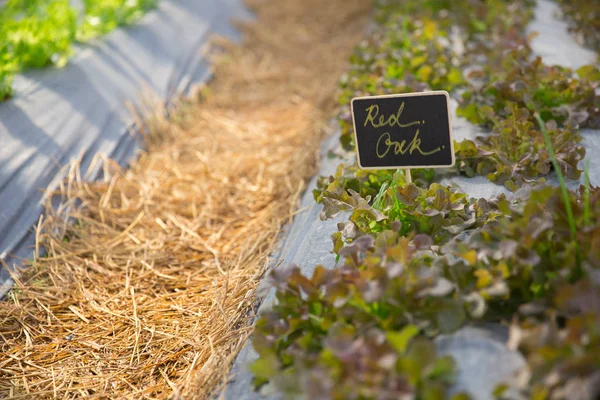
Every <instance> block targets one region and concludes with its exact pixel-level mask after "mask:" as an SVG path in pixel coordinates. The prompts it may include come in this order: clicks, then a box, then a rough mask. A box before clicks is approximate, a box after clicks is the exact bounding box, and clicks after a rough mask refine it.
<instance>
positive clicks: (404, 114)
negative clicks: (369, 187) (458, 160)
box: [352, 91, 454, 169]
mask: <svg viewBox="0 0 600 400" xmlns="http://www.w3.org/2000/svg"><path fill="white" fill-rule="evenodd" d="M449 100H450V97H449V96H448V93H447V92H445V91H434V92H422V93H408V94H396V95H387V96H372V97H356V98H354V99H352V118H353V119H354V134H355V139H356V149H357V153H358V165H359V166H360V167H361V168H362V169H396V168H406V169H410V168H444V167H446V168H447V167H451V166H453V165H454V145H453V143H452V125H451V122H450V107H449V106H450V104H449V103H450V101H449Z"/></svg>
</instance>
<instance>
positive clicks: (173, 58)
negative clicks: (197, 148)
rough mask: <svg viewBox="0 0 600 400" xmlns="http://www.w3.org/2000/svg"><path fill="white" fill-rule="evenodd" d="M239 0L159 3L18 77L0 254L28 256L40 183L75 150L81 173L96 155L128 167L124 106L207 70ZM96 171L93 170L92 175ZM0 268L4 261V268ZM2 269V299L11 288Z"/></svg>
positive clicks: (179, 89)
mask: <svg viewBox="0 0 600 400" xmlns="http://www.w3.org/2000/svg"><path fill="white" fill-rule="evenodd" d="M249 17H250V14H249V13H248V11H247V10H246V9H245V8H244V7H243V5H242V1H241V0H162V1H160V3H159V7H158V8H157V9H156V10H153V11H151V12H150V13H148V14H147V15H146V16H144V17H143V19H142V20H141V21H140V22H139V23H138V24H136V25H134V26H130V27H127V28H123V29H117V30H116V31H114V32H112V33H110V34H109V35H108V36H106V37H103V38H101V39H98V40H97V41H94V42H91V43H90V44H87V45H85V46H82V47H80V48H77V49H76V55H75V57H74V58H72V59H71V60H70V62H69V64H68V65H67V66H66V67H64V68H61V69H49V70H39V71H32V72H28V73H26V74H24V75H22V76H18V77H17V78H16V79H15V85H14V89H15V93H16V96H15V97H14V98H13V99H11V100H9V101H7V102H4V103H0V166H1V167H0V205H1V208H0V253H1V254H0V257H1V258H2V260H3V261H4V262H5V263H6V264H7V265H9V266H11V267H13V266H14V265H15V263H17V264H18V262H19V258H31V256H32V251H33V249H32V246H33V244H34V239H35V236H34V229H33V227H34V226H35V225H36V223H37V221H38V219H39V217H40V214H41V212H42V204H43V202H44V197H45V194H44V190H45V189H46V188H48V189H50V190H51V189H55V188H56V187H57V185H58V183H59V182H60V181H61V180H62V179H63V174H62V173H61V168H62V167H63V166H64V165H66V164H68V163H69V162H70V161H71V160H73V159H76V158H78V157H81V166H82V172H83V173H84V174H85V172H86V171H87V169H88V167H89V165H90V162H91V161H92V160H93V158H94V156H95V155H96V154H97V153H103V154H105V155H106V156H108V157H109V158H112V159H114V160H115V161H117V162H119V163H120V164H122V165H126V164H127V163H128V162H129V161H130V160H131V159H132V157H134V156H135V153H136V150H137V149H139V142H138V141H137V140H136V138H135V135H133V134H132V133H130V128H131V127H132V126H133V119H132V117H131V115H130V113H129V112H128V109H127V107H126V104H127V102H128V101H133V102H134V104H137V105H140V101H139V100H136V99H140V95H141V94H143V93H147V92H150V93H152V94H153V95H154V96H156V97H157V98H158V99H160V100H161V101H163V102H165V103H167V104H168V103H169V102H170V101H171V100H172V99H174V98H175V97H177V96H180V95H182V94H185V93H186V92H188V90H189V89H190V85H192V84H193V83H198V82H201V81H204V80H206V79H207V78H208V77H209V76H210V69H209V65H208V63H207V62H206V61H205V60H204V53H203V50H204V48H205V45H206V44H207V41H208V39H209V37H211V36H212V35H215V34H216V35H223V36H226V37H229V38H233V39H237V38H238V36H239V34H238V33H237V32H236V30H235V29H234V28H233V26H232V24H231V20H232V19H238V18H239V19H245V18H249ZM92 178H93V176H92ZM0 268H2V267H0ZM11 285H12V280H11V279H10V277H9V274H8V271H6V269H4V268H2V269H0V297H2V296H3V295H4V294H5V293H6V291H7V290H8V289H9V288H10V287H11Z"/></svg>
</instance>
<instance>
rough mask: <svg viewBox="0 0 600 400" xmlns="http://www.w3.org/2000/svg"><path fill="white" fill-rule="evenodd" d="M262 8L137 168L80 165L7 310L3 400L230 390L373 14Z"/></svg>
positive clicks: (151, 141)
mask: <svg viewBox="0 0 600 400" xmlns="http://www.w3.org/2000/svg"><path fill="white" fill-rule="evenodd" d="M253 3H254V4H251V7H252V8H253V10H254V11H255V12H256V16H257V21H256V22H253V23H251V24H245V25H244V26H243V27H242V29H243V32H244V34H245V39H244V42H243V44H241V45H232V44H224V43H223V44H221V46H220V47H219V48H220V49H221V52H220V53H219V54H218V55H217V56H216V59H215V78H214V80H213V81H212V82H211V83H210V84H209V85H208V87H207V88H205V90H202V92H201V93H202V98H203V100H202V101H201V102H197V103H195V104H189V103H188V104H185V105H182V106H181V108H180V110H179V111H178V112H177V113H176V116H175V117H174V118H171V120H170V121H166V120H165V119H162V118H160V117H158V116H156V117H154V118H151V119H148V120H146V121H144V126H145V128H146V132H145V139H146V141H147V151H146V152H144V153H143V155H142V156H141V157H140V158H139V160H137V161H136V162H135V163H134V164H133V165H132V166H131V167H130V169H128V170H122V169H120V168H119V167H118V166H116V165H115V164H114V163H112V162H111V161H110V160H105V159H102V158H101V157H100V158H98V161H99V162H101V163H102V168H104V173H103V180H102V181H101V182H98V183H93V184H92V183H85V179H84V178H85V177H83V178H82V177H81V176H80V175H79V173H78V168H77V165H76V163H74V164H73V165H72V166H71V169H70V171H69V175H68V179H67V180H66V181H65V182H64V184H63V186H62V188H61V194H62V195H63V196H64V197H65V198H66V199H67V203H66V205H65V206H63V207H61V208H60V209H59V210H52V208H51V207H48V211H47V214H46V216H45V217H44V218H43V219H42V220H41V221H40V224H39V226H38V231H37V232H38V235H37V239H38V243H37V246H38V247H40V246H44V247H45V248H47V250H48V256H47V257H38V258H37V259H36V260H35V261H34V262H33V263H32V266H31V267H30V268H28V269H27V270H25V271H24V272H23V274H22V275H21V276H20V277H19V278H18V279H17V284H16V288H15V289H14V290H13V291H12V293H11V294H10V296H9V298H8V300H7V301H5V302H2V303H1V304H0V338H1V341H0V343H1V344H2V349H1V352H0V397H2V398H6V397H9V398H32V399H44V398H64V399H70V398H79V397H89V398H94V397H100V398H116V399H125V398H132V399H141V398H186V399H188V398H190V399H193V398H207V397H209V395H210V394H211V393H216V391H217V390H218V389H219V388H220V387H222V385H223V384H224V381H225V378H226V375H227V373H228V369H229V366H230V365H231V362H232V360H233V359H234V357H235V356H236V354H237V352H238V351H239V350H240V348H241V346H242V345H243V344H244V341H245V340H246V339H247V338H248V336H249V335H250V333H251V328H250V327H249V324H250V318H251V316H252V310H253V308H254V305H255V298H254V293H255V288H256V286H257V284H258V282H259V280H260V278H261V277H262V276H263V274H264V272H265V270H266V268H267V266H268V264H269V258H268V255H269V253H270V252H271V251H272V250H273V248H274V246H275V244H276V241H277V237H278V233H279V232H280V228H281V227H282V224H284V223H285V222H286V221H289V219H290V217H291V215H292V214H293V212H294V210H295V207H296V206H297V200H298V196H299V194H300V193H301V192H302V190H303V189H304V187H305V181H306V179H307V178H309V177H310V176H311V175H313V174H314V173H315V167H316V163H317V162H318V156H317V154H318V148H319V142H320V139H321V137H322V135H323V133H324V131H325V128H324V122H325V121H327V119H328V118H330V117H331V113H332V109H333V107H334V105H335V87H336V81H337V79H338V78H339V76H340V74H341V73H342V72H343V69H344V68H345V60H346V59H347V58H348V56H349V54H350V52H351V49H352V47H353V46H354V45H355V44H356V42H357V41H358V40H359V39H360V37H361V36H362V33H363V31H364V28H365V26H366V24H367V21H368V19H369V11H370V6H371V4H370V0H328V1H322V0H262V1H255V2H253ZM157 115H160V113H157ZM72 221H76V222H75V223H72ZM15 278H17V277H15Z"/></svg>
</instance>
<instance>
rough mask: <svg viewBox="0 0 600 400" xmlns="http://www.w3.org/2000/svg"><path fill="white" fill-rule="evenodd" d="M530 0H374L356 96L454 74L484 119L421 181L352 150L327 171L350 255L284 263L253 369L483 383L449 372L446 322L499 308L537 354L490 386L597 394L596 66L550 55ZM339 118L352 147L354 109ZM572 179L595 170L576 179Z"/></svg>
mask: <svg viewBox="0 0 600 400" xmlns="http://www.w3.org/2000/svg"><path fill="white" fill-rule="evenodd" d="M590 4H591V3H590ZM534 6H535V3H534V2H533V1H529V0H522V1H517V2H511V3H510V4H509V3H507V2H504V1H489V2H486V3H479V2H470V1H467V0H465V1H453V2H439V1H431V2H418V1H407V2H402V4H401V5H399V4H398V3H397V2H391V1H388V2H386V1H379V2H378V3H377V6H376V9H377V13H376V20H377V23H378V26H377V28H376V29H375V31H374V32H373V33H372V34H371V35H370V37H369V39H368V40H366V41H365V42H364V43H363V44H362V45H361V46H359V47H358V48H357V50H356V51H355V54H354V56H353V58H352V70H351V71H350V73H349V74H348V75H347V76H346V77H344V79H342V82H341V86H342V95H341V98H340V104H341V106H342V108H343V110H347V104H348V103H349V101H350V99H351V98H352V97H355V96H359V95H378V94H389V93H398V92H416V91H424V90H432V89H445V90H448V91H449V92H451V95H452V97H453V98H454V99H456V100H457V101H458V103H459V106H458V111H457V112H458V115H459V116H462V117H464V118H466V119H468V120H469V121H470V122H472V123H474V124H477V125H479V126H480V127H481V131H480V132H481V135H479V136H478V137H475V138H470V139H467V140H463V141H461V142H456V143H455V150H456V157H457V164H456V168H455V169H454V170H452V171H444V172H440V171H434V170H413V182H414V183H407V182H406V180H405V177H404V173H403V172H402V171H397V172H394V171H376V172H373V171H364V170H360V169H358V167H357V165H356V164H352V163H350V164H343V165H340V166H339V167H338V170H337V172H336V174H335V175H333V176H329V177H322V178H320V180H319V182H318V184H317V189H316V190H315V192H314V195H315V199H316V200H317V202H319V203H322V204H323V212H322V218H323V219H329V218H334V217H338V218H339V215H344V214H343V213H348V214H349V218H348V219H347V220H346V221H345V222H341V223H339V224H338V231H337V232H335V233H334V234H333V235H332V239H333V248H334V252H335V254H336V256H337V259H339V260H340V262H339V263H338V267H337V268H336V269H333V270H328V269H326V268H323V267H321V266H317V267H316V269H315V271H314V273H313V274H312V276H311V277H307V276H305V275H303V274H302V273H301V270H300V269H299V268H297V267H294V268H287V269H286V268H278V269H276V270H275V271H274V272H273V273H272V274H271V276H270V278H269V283H270V284H272V286H274V287H275V290H276V293H275V297H276V301H275V302H274V303H273V304H272V306H271V307H270V309H267V310H265V311H264V312H263V313H262V316H261V318H260V319H259V320H258V321H257V323H256V331H255V335H254V339H253V347H254V349H255V350H256V351H257V352H258V354H259V358H258V359H257V360H256V361H255V362H254V363H253V364H252V366H251V370H252V372H253V374H254V377H255V384H256V386H257V387H261V386H263V385H269V386H271V387H274V388H275V389H276V391H278V392H280V393H284V394H285V395H286V396H290V397H291V396H299V395H306V396H308V397H310V398H360V399H362V398H402V397H403V396H406V398H423V399H438V398H447V397H449V396H450V394H452V396H454V397H453V398H455V399H464V398H469V395H471V396H472V395H473V394H472V393H459V392H457V391H456V390H452V384H453V382H454V381H455V377H456V374H457V370H456V360H454V359H452V357H449V356H448V355H442V354H439V353H438V350H439V349H437V348H436V345H435V342H436V337H439V336H440V335H444V334H448V333H452V332H455V331H456V330H457V329H459V328H461V327H463V326H465V325H470V326H473V325H480V324H486V326H489V324H492V326H498V327H502V326H504V327H508V328H509V329H510V339H509V341H508V343H507V349H510V350H518V352H519V353H520V354H522V356H523V357H524V359H525V360H526V362H527V366H526V367H525V368H523V369H522V370H521V374H520V376H519V377H518V379H517V377H514V378H513V379H510V380H507V381H506V382H503V383H502V384H499V385H494V386H493V387H489V388H487V389H488V393H489V395H490V396H491V395H492V394H493V396H495V397H499V398H502V397H503V396H504V397H506V398H515V397H519V398H535V399H546V398H548V399H550V398H582V399H584V398H595V396H597V395H598V393H597V392H596V391H595V390H596V389H595V387H596V386H595V382H596V381H597V380H598V379H599V378H598V370H599V367H600V366H599V365H598V364H597V362H598V361H597V360H598V359H600V335H599V334H598V332H599V331H600V330H599V328H600V327H599V326H598V324H599V322H598V321H600V307H599V306H598V305H599V304H600V301H599V298H598V290H599V289H600V278H599V276H600V275H599V274H600V271H599V270H598V267H599V266H600V254H599V253H598V246H599V245H600V242H599V240H600V202H599V201H598V198H599V197H600V191H599V190H598V189H597V188H596V187H594V186H592V185H590V183H589V177H588V171H586V169H585V167H584V165H585V163H584V162H583V160H584V157H585V155H586V148H585V147H584V143H585V142H584V140H583V137H582V135H581V129H586V128H587V129H597V128H599V127H600V101H599V96H598V86H599V85H600V72H599V70H598V67H597V65H586V66H581V67H579V68H577V70H571V69H569V68H563V67H560V66H549V65H546V64H544V62H543V60H542V59H541V58H536V57H535V55H534V52H533V50H532V48H531V46H530V39H531V38H530V37H528V35H527V26H528V24H529V22H530V21H531V20H532V18H533V16H534ZM409 15H410V18H408V17H407V16H409ZM588 31H589V30H588ZM340 123H341V130H342V136H341V141H342V145H343V146H344V148H345V149H347V150H352V149H353V146H354V145H353V143H352V141H353V135H352V124H351V119H350V114H349V111H343V112H342V114H341V116H340ZM458 176H461V177H464V176H466V177H474V176H481V177H485V178H486V179H487V180H489V181H490V182H493V183H494V184H496V185H502V186H501V187H502V188H503V189H502V190H501V191H502V192H504V193H503V194H501V195H499V196H496V197H493V198H472V197H470V196H469V195H468V194H466V193H463V192H461V191H460V190H459V189H458V188H457V187H455V186H453V185H445V184H440V183H439V182H444V183H445V182H448V181H452V180H453V179H455V178H456V177H458ZM555 176H556V178H555ZM547 178H548V179H547ZM460 179H461V181H462V180H463V179H464V178H460ZM547 180H548V181H550V182H552V183H557V185H548V184H547V182H546V181H547ZM557 180H558V182H557ZM568 180H572V181H579V180H583V181H584V184H583V185H581V186H579V187H578V188H576V189H575V190H569V187H567V184H566V181H568ZM570 186H571V187H572V185H570ZM575 389H577V390H575ZM573 396H575V397H573ZM475 398H480V397H475Z"/></svg>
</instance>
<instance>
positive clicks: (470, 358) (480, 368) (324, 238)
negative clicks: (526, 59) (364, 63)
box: [215, 0, 600, 400]
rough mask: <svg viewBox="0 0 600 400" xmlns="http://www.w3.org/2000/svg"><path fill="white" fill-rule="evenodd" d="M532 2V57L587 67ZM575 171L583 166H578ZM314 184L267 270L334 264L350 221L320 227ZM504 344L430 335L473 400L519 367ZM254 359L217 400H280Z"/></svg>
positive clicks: (482, 193) (594, 135)
mask: <svg viewBox="0 0 600 400" xmlns="http://www.w3.org/2000/svg"><path fill="white" fill-rule="evenodd" d="M537 3H538V4H537V8H536V10H535V13H536V14H535V15H536V18H535V20H534V21H533V22H532V23H531V24H530V26H529V32H533V31H536V32H538V33H539V34H540V35H539V36H538V37H537V38H535V39H534V40H533V41H532V43H531V45H532V48H533V50H534V52H535V53H536V54H537V55H540V56H541V57H542V58H543V60H544V62H545V63H547V64H559V65H562V66H566V67H571V68H578V67H580V66H582V65H585V64H593V63H594V62H595V60H596V57H597V55H596V54H595V53H594V52H592V51H590V50H587V49H584V48H582V47H581V46H579V45H578V44H577V43H576V42H575V40H574V39H573V38H572V37H571V36H570V35H569V34H568V32H567V25H566V23H565V22H564V21H561V20H559V19H557V18H556V12H557V6H556V3H554V2H551V1H549V0H538V1H537ZM451 106H452V109H453V114H454V115H453V119H452V130H453V135H454V139H456V140H462V139H465V138H474V137H475V136H476V135H477V134H479V133H482V132H481V130H480V128H478V127H476V126H474V125H472V124H470V123H469V122H468V121H467V120H465V119H464V118H460V117H457V116H456V112H455V110H456V106H457V103H456V101H452V102H451ZM581 133H582V136H583V138H584V141H583V144H584V146H585V147H586V149H587V156H586V158H587V159H590V180H591V183H592V184H593V185H598V184H600V131H598V130H591V129H588V130H583V131H582V132H581ZM328 150H334V152H336V153H340V152H341V149H340V148H339V146H338V144H337V137H332V138H330V139H329V140H328V141H327V142H326V143H324V145H323V151H322V160H323V165H322V167H321V170H320V171H319V175H325V176H327V175H332V174H333V173H335V168H336V166H337V165H338V164H339V163H340V162H341V161H340V160H339V159H328V158H327V157H326V154H327V153H328ZM349 157H352V155H349ZM346 161H347V160H346ZM580 167H581V168H583V163H582V164H581V165H580ZM548 181H549V182H550V183H553V184H557V179H556V177H554V176H551V177H549V178H548ZM315 183H316V179H313V180H312V181H311V182H310V184H309V187H308V190H307V192H306V193H305V195H304V196H303V198H302V202H301V206H300V207H301V209H302V210H303V211H302V212H300V213H298V214H297V216H296V217H295V219H294V221H293V223H292V224H291V226H289V227H288V228H287V229H286V231H285V235H284V236H285V237H284V238H283V240H282V241H281V243H280V246H279V248H278V249H277V251H276V252H275V254H273V257H272V263H271V265H273V266H276V265H280V264H282V265H289V264H297V265H299V266H300V268H301V269H302V272H303V274H305V275H307V276H310V275H312V273H313V271H314V268H315V266H316V265H317V264H321V265H323V266H324V267H326V268H334V267H335V256H334V255H333V254H331V250H332V243H331V240H330V238H329V236H330V235H331V234H332V233H333V232H335V231H336V230H337V223H338V222H343V221H346V220H347V219H348V216H347V215H345V214H340V215H338V217H337V218H335V219H332V220H328V221H324V222H323V221H320V220H319V212H320V210H321V208H322V207H321V206H320V205H317V204H315V202H314V200H313V198H312V193H311V192H312V189H314V188H315ZM442 183H443V184H456V185H458V186H459V187H460V188H461V189H462V190H463V191H464V192H465V193H468V194H469V195H470V196H472V197H476V198H478V197H485V198H489V197H492V196H495V195H498V194H500V193H504V194H506V195H507V196H511V195H512V194H511V193H510V192H509V191H507V190H506V189H505V188H504V187H503V186H499V185H495V184H493V183H491V182H489V181H488V180H487V179H486V178H485V177H475V178H466V177H453V178H451V179H445V180H444V181H443V182H442ZM580 183H583V182H574V181H570V182H568V186H569V187H571V188H575V187H577V186H578V185H579V184H580ZM273 300H274V292H273V290H271V291H270V292H269V294H268V295H267V296H266V297H265V298H264V299H263V301H262V303H261V305H260V308H259V309H258V313H259V314H260V312H261V310H265V309H268V308H269V307H270V306H271V305H272V302H273ZM507 340H508V329H507V328H506V327H504V326H500V325H485V326H466V327H464V328H462V329H460V330H459V331H457V332H455V333H453V334H450V335H441V336H439V337H438V338H436V340H435V343H436V346H437V348H438V351H439V352H440V354H449V355H452V356H453V357H454V359H455V361H456V362H457V366H458V371H459V374H458V377H457V381H456V384H455V385H454V387H453V389H452V391H453V392H454V393H457V392H461V391H465V392H468V393H469V394H470V395H471V397H472V398H474V399H477V400H492V399H493V396H492V390H493V388H494V387H495V386H496V385H497V384H499V383H501V382H503V381H505V380H507V379H508V378H509V377H510V376H512V375H513V374H515V373H516V372H517V371H518V370H519V369H520V368H522V367H523V366H524V365H525V360H524V358H523V356H522V355H521V354H519V353H518V352H514V351H509V350H508V348H507V347H506V342H507ZM256 358H257V354H256V352H255V351H254V349H253V348H252V344H251V343H250V342H249V343H247V344H246V346H245V347H244V348H243V349H242V351H241V352H240V354H239V355H238V357H237V359H236V361H235V364H234V366H233V369H232V371H231V377H230V381H229V384H228V385H226V387H225V388H224V389H223V391H222V392H220V393H216V394H215V397H218V398H219V399H225V400H258V399H268V400H275V399H281V398H283V396H282V395H281V394H280V393H276V392H274V391H272V388H269V387H264V388H263V391H262V392H261V393H257V392H254V391H253V389H252V375H251V374H250V372H248V364H249V363H251V362H252V361H254V360H256ZM507 396H508V398H511V399H521V397H519V394H518V393H513V392H511V393H507Z"/></svg>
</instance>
